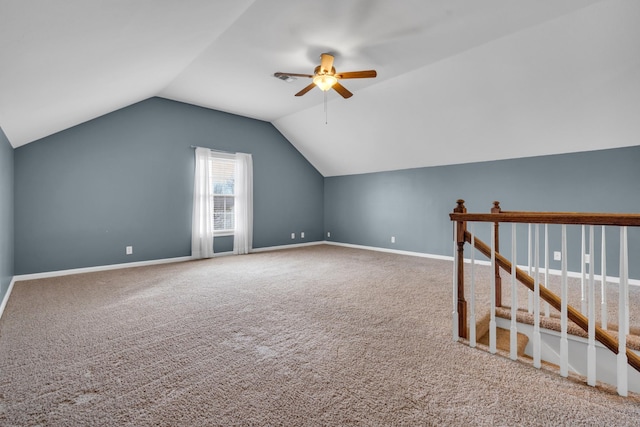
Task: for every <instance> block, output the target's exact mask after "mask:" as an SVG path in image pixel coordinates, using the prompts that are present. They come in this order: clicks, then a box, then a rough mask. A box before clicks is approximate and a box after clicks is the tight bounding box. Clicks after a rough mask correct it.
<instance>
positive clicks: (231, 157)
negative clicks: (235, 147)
mask: <svg viewBox="0 0 640 427" xmlns="http://www.w3.org/2000/svg"><path fill="white" fill-rule="evenodd" d="M220 160H222V161H228V162H230V163H233V164H234V167H233V170H234V175H235V162H236V156H235V154H227V153H218V152H212V153H211V156H210V157H209V162H211V163H212V162H214V161H220ZM209 167H212V164H210V165H209ZM212 176H215V173H213V174H212ZM234 181H235V176H234ZM234 184H235V183H234ZM234 187H235V185H234ZM212 188H213V189H215V185H212ZM216 196H227V197H228V196H233V198H234V209H235V198H236V191H235V188H234V191H233V194H218V193H215V192H214V193H213V194H212V195H211V197H212V198H213V199H214V203H215V197H216ZM234 214H235V211H234ZM214 215H215V208H214ZM214 227H215V220H214ZM234 228H235V223H234ZM234 234H235V230H234V229H224V230H216V229H215V228H214V230H213V235H214V236H215V237H223V236H233V235H234Z"/></svg>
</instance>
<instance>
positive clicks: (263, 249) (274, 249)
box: [251, 240, 327, 253]
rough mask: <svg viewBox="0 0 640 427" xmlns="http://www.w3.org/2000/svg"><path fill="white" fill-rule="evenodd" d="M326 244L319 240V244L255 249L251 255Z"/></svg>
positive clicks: (296, 244) (309, 243)
mask: <svg viewBox="0 0 640 427" xmlns="http://www.w3.org/2000/svg"><path fill="white" fill-rule="evenodd" d="M324 243H327V242H325V241H322V240H319V241H317V242H306V243H294V244H291V245H280V246H268V247H265V248H253V249H251V253H258V252H268V251H279V250H282V249H293V248H303V247H305V246H315V245H322V244H324Z"/></svg>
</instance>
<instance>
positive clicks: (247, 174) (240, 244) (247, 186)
mask: <svg viewBox="0 0 640 427" xmlns="http://www.w3.org/2000/svg"><path fill="white" fill-rule="evenodd" d="M234 191H235V193H236V200H235V231H234V238H233V252H234V253H236V254H248V253H249V252H250V251H251V248H252V247H253V159H252V158H251V154H246V153H237V154H236V171H235V186H234Z"/></svg>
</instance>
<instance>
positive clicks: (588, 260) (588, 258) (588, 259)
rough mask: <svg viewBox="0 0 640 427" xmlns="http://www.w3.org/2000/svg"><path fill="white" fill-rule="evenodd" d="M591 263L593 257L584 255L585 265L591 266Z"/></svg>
mask: <svg viewBox="0 0 640 427" xmlns="http://www.w3.org/2000/svg"><path fill="white" fill-rule="evenodd" d="M590 262H591V255H590V254H584V263H585V264H589V263H590Z"/></svg>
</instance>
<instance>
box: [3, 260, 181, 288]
mask: <svg viewBox="0 0 640 427" xmlns="http://www.w3.org/2000/svg"><path fill="white" fill-rule="evenodd" d="M192 259H193V258H192V257H190V256H184V257H176V258H164V259H153V260H149V261H138V262H126V263H122V264H110V265H98V266H95V267H84V268H72V269H69V270H57V271H45V272H43V273H32V274H20V275H17V276H15V277H14V278H13V279H14V280H15V281H16V282H18V281H20V280H34V279H46V278H49V277H59V276H68V275H71V274H81V273H94V272H97V271H106V270H118V269H121V268H131V267H145V266H148V265H157V264H168V263H172V262H183V261H191V260H192Z"/></svg>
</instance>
